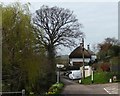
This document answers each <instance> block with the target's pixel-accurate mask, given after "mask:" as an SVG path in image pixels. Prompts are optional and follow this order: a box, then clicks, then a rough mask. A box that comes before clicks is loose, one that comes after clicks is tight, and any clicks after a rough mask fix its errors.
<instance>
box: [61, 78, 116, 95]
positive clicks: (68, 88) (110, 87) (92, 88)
mask: <svg viewBox="0 0 120 96" xmlns="http://www.w3.org/2000/svg"><path fill="white" fill-rule="evenodd" d="M61 80H62V82H64V83H65V88H64V89H63V92H62V94H79V96H82V95H83V94H118V84H117V83H112V84H110V83H108V84H94V85H83V84H78V83H77V81H72V80H69V79H66V78H63V77H62V78H61ZM80 94H82V95H80ZM91 96H92V95H91ZM107 96H108V95H107ZM113 96H115V95H113Z"/></svg>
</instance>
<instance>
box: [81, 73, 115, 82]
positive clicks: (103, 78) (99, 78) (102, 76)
mask: <svg viewBox="0 0 120 96" xmlns="http://www.w3.org/2000/svg"><path fill="white" fill-rule="evenodd" d="M93 77H94V79H93V83H94V84H104V83H108V82H109V79H110V78H112V77H113V74H112V73H110V72H94V75H93ZM82 84H92V80H91V76H89V77H86V78H85V79H82Z"/></svg>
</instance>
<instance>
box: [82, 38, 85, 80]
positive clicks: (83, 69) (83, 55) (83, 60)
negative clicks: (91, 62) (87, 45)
mask: <svg viewBox="0 0 120 96" xmlns="http://www.w3.org/2000/svg"><path fill="white" fill-rule="evenodd" d="M82 58H83V79H85V57H84V38H82Z"/></svg>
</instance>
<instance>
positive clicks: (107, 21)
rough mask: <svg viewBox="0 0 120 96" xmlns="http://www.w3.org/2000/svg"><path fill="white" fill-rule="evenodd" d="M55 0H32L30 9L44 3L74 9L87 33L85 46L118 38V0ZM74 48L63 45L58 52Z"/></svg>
mask: <svg viewBox="0 0 120 96" xmlns="http://www.w3.org/2000/svg"><path fill="white" fill-rule="evenodd" d="M19 1H20V0H19ZM53 1H54V2H53ZM53 1H52V0H49V2H47V0H45V1H44V2H43V1H40V0H36V1H30V3H31V7H30V10H31V12H32V13H34V12H35V11H36V10H38V9H39V8H40V7H41V6H42V5H48V6H50V7H52V6H58V7H63V8H68V9H69V10H71V11H73V14H74V15H76V18H77V19H78V20H79V23H81V24H82V25H83V28H82V29H81V31H82V32H84V34H85V47H86V46H87V45H88V44H90V47H91V49H92V46H93V45H97V44H98V43H101V42H103V41H104V39H105V38H107V37H111V38H112V37H115V38H117V39H118V2H117V0H109V1H108V0H104V2H97V0H91V1H90V0H84V2H83V0H80V1H79V2H78V1H77V0H70V1H68V0H65V1H64V2H63V1H62V0H56V1H55V0H53ZM85 1H86V2H85ZM105 1H106V2H105ZM113 1H114V2H113ZM4 2H5V1H4ZM6 3H8V2H6ZM79 42H81V41H79ZM78 46H79V45H78ZM74 49H75V48H73V49H71V50H70V49H68V48H64V47H63V48H61V50H58V54H62V55H69V54H70V53H71V51H72V50H74Z"/></svg>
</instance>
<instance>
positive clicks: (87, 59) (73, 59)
mask: <svg viewBox="0 0 120 96" xmlns="http://www.w3.org/2000/svg"><path fill="white" fill-rule="evenodd" d="M89 61H90V58H85V59H84V62H86V63H88V62H89ZM73 62H83V59H82V58H72V59H70V65H71V66H73Z"/></svg>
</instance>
